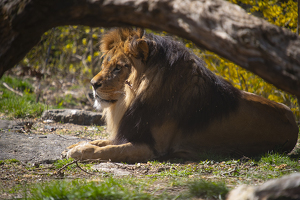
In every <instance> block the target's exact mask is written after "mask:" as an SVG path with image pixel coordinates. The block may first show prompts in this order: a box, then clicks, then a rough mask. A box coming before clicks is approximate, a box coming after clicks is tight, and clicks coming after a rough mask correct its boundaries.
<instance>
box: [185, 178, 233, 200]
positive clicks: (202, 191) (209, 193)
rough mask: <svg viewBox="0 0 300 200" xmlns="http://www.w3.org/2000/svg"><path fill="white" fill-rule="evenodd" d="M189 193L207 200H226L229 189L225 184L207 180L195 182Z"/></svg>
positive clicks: (190, 186) (191, 184)
mask: <svg viewBox="0 0 300 200" xmlns="http://www.w3.org/2000/svg"><path fill="white" fill-rule="evenodd" d="M189 192H190V193H191V195H192V196H196V197H202V198H207V199H225V196H226V194H227V193H228V192H229V189H228V188H227V187H226V185H225V183H222V182H219V183H215V182H210V181H205V180H199V181H194V182H192V183H190V185H189Z"/></svg>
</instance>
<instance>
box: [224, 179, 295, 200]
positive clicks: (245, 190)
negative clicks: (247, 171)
mask: <svg viewBox="0 0 300 200" xmlns="http://www.w3.org/2000/svg"><path fill="white" fill-rule="evenodd" d="M259 199H265V200H268V199H269V200H271V199H272V200H283V199H286V200H287V199H289V200H296V199H300V173H294V174H290V175H288V176H284V177H282V178H280V179H274V180H270V181H267V182H265V183H264V184H262V185H261V186H247V185H242V186H240V187H238V188H236V189H234V190H232V191H231V192H230V193H229V194H228V197H227V200H259Z"/></svg>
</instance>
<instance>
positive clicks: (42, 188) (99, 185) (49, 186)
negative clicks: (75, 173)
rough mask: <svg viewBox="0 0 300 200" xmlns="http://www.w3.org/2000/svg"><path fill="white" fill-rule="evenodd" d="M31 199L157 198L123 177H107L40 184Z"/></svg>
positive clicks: (112, 199) (32, 191)
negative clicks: (94, 179)
mask: <svg viewBox="0 0 300 200" xmlns="http://www.w3.org/2000/svg"><path fill="white" fill-rule="evenodd" d="M31 194H32V198H30V199H33V200H34V199H74V200H76V199H78V200H79V199H107V200H114V199H155V198H154V197H152V196H151V194H149V193H146V192H142V191H140V189H139V187H132V186H131V187H128V182H127V181H126V180H122V179H118V180H117V179H113V178H107V179H104V180H103V181H87V180H79V179H78V180H73V181H54V182H51V183H46V184H39V185H37V186H36V187H35V188H33V189H32V190H31Z"/></svg>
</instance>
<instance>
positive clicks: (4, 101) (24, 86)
mask: <svg viewBox="0 0 300 200" xmlns="http://www.w3.org/2000/svg"><path fill="white" fill-rule="evenodd" d="M3 82H5V83H6V84H8V85H9V86H10V87H12V88H14V89H15V90H18V91H20V92H22V93H23V96H22V97H21V96H19V95H17V94H15V93H14V92H11V91H10V90H8V89H7V88H6V87H4V86H3V84H2V83H3ZM0 91H2V93H1V94H0V112H1V113H4V114H5V115H6V116H7V117H16V118H24V117H38V116H40V115H41V114H42V113H43V111H44V110H45V108H46V105H44V104H42V103H36V102H35V101H36V95H35V94H34V93H33V87H32V86H31V84H30V83H29V82H28V81H25V80H19V79H16V78H13V77H10V76H3V77H2V78H1V81H0Z"/></svg>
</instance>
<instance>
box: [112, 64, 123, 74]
mask: <svg viewBox="0 0 300 200" xmlns="http://www.w3.org/2000/svg"><path fill="white" fill-rule="evenodd" d="M121 69H122V66H121V65H117V66H116V68H115V69H114V72H119V71H121Z"/></svg>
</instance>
